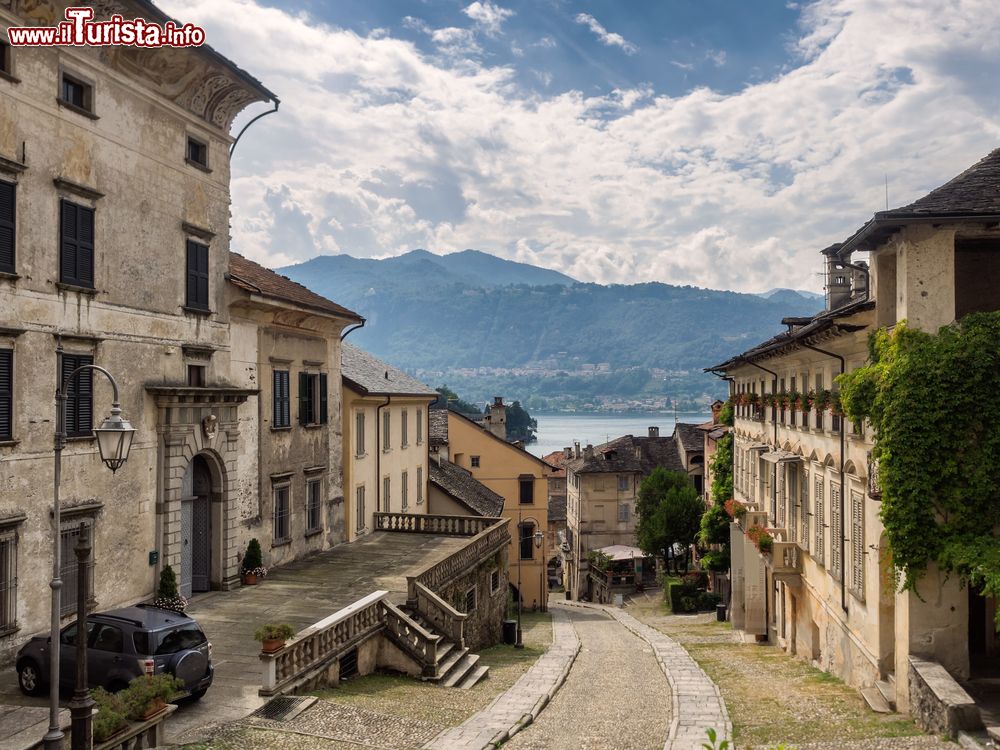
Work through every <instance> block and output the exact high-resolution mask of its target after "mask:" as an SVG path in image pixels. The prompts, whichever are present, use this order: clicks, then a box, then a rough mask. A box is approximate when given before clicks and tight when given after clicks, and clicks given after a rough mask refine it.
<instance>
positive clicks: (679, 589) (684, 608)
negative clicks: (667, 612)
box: [665, 572, 721, 615]
mask: <svg viewBox="0 0 1000 750" xmlns="http://www.w3.org/2000/svg"><path fill="white" fill-rule="evenodd" d="M706 585H708V576H707V575H706V574H705V573H700V572H699V573H688V574H687V575H686V576H684V579H683V580H681V581H677V580H671V581H668V582H667V585H666V588H665V591H666V594H665V597H666V599H667V601H668V602H669V603H670V609H671V611H672V612H673V613H674V614H675V615H678V614H686V613H690V612H698V611H704V610H711V609H715V605H716V604H718V603H719V602H720V601H721V599H720V598H719V595H718V594H714V593H711V592H708V591H705V586H706Z"/></svg>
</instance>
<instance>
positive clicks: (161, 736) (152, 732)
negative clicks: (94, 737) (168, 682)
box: [94, 704, 177, 750]
mask: <svg viewBox="0 0 1000 750" xmlns="http://www.w3.org/2000/svg"><path fill="white" fill-rule="evenodd" d="M176 710H177V706H175V705H173V704H167V707H166V709H164V710H163V711H162V712H160V713H159V714H157V715H156V716H154V717H153V718H151V719H146V720H145V721H131V722H129V724H128V727H127V728H126V730H125V731H124V732H122V733H121V734H116V735H115V736H114V737H112V738H110V739H108V740H106V741H104V742H94V750H142V748H148V747H162V746H163V745H166V742H167V740H166V736H165V731H164V730H165V727H164V726H163V723H164V722H165V721H166V720H167V717H168V716H170V714H172V713H173V712H174V711H176Z"/></svg>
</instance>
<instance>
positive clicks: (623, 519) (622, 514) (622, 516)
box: [618, 503, 631, 523]
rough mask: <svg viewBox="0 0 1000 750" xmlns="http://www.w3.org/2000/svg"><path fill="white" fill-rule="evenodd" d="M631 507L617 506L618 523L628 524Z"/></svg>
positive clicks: (626, 504) (621, 504) (625, 505)
mask: <svg viewBox="0 0 1000 750" xmlns="http://www.w3.org/2000/svg"><path fill="white" fill-rule="evenodd" d="M630 511H631V507H630V506H629V504H628V503H619V504H618V523H628V522H629V519H630V518H631V514H630Z"/></svg>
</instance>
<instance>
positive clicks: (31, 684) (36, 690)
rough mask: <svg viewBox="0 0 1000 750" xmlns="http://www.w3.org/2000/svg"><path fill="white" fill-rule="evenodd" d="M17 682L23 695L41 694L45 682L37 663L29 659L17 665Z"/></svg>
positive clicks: (43, 690)
mask: <svg viewBox="0 0 1000 750" xmlns="http://www.w3.org/2000/svg"><path fill="white" fill-rule="evenodd" d="M17 684H18V687H20V688H21V692H22V693H24V694H25V695H41V694H42V693H43V692H45V682H44V681H43V679H42V672H41V670H40V669H39V668H38V664H37V663H36V662H34V661H32V660H31V659H28V660H26V661H23V662H21V663H20V664H19V665H18V666H17Z"/></svg>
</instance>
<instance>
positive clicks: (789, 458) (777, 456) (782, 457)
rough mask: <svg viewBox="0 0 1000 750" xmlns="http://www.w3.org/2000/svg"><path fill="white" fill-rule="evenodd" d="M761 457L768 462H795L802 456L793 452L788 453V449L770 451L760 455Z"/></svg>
mask: <svg viewBox="0 0 1000 750" xmlns="http://www.w3.org/2000/svg"><path fill="white" fill-rule="evenodd" d="M761 458H763V459H764V460H765V461H767V462H768V463H769V464H786V463H792V462H796V463H797V462H799V461H801V460H802V456H800V455H798V454H795V453H789V452H788V451H771V452H770V453H765V454H764V455H762V456H761Z"/></svg>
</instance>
